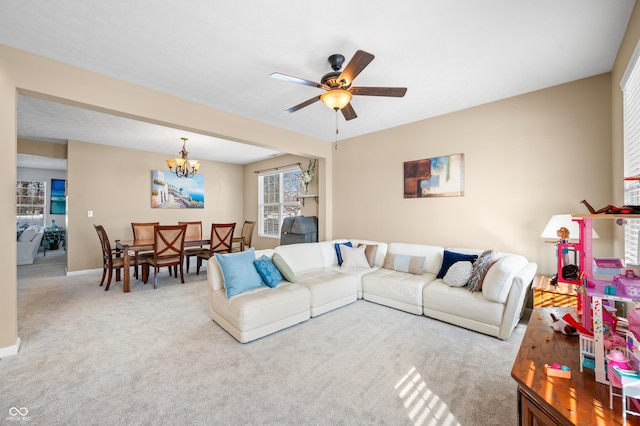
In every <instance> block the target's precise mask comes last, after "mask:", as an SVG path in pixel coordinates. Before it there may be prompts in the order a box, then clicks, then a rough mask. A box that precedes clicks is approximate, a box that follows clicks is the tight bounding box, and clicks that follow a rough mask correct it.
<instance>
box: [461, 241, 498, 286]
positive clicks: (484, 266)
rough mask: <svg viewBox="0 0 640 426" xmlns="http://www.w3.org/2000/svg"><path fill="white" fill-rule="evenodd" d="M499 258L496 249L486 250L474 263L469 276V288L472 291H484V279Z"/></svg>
mask: <svg viewBox="0 0 640 426" xmlns="http://www.w3.org/2000/svg"><path fill="white" fill-rule="evenodd" d="M497 260H498V252H497V251H495V250H485V251H484V252H482V254H481V255H480V256H478V259H477V260H476V261H475V262H474V263H473V272H471V278H469V284H468V285H467V288H468V289H469V291H470V292H476V291H482V281H483V280H484V276H485V275H487V271H488V270H489V268H491V265H493V264H494V263H496V261H497Z"/></svg>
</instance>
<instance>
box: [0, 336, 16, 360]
mask: <svg viewBox="0 0 640 426" xmlns="http://www.w3.org/2000/svg"><path fill="white" fill-rule="evenodd" d="M19 350H20V338H19V337H18V339H17V340H16V344H15V345H13V346H7V347H6V348H0V358H4V357H5V356H9V355H16V354H17V353H18V351H19Z"/></svg>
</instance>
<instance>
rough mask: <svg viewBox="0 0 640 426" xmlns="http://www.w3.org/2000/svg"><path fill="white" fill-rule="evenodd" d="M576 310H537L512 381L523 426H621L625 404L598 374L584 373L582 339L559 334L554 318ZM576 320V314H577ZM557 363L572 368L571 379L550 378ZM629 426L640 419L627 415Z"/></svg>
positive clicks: (516, 362)
mask: <svg viewBox="0 0 640 426" xmlns="http://www.w3.org/2000/svg"><path fill="white" fill-rule="evenodd" d="M574 311H575V309H572V308H535V309H534V310H533V312H532V313H531V319H530V320H529V325H528V327H527V330H526V332H525V335H524V338H523V339H522V344H521V346H520V351H519V352H518V355H517V357H516V360H515V362H514V364H513V369H512V370H511V377H513V378H514V379H515V381H516V382H517V384H518V400H517V403H518V424H520V425H527V426H532V425H548V426H555V425H581V426H582V425H620V424H622V401H621V400H620V398H619V397H614V398H613V404H614V405H613V410H611V409H609V386H607V385H604V384H602V383H597V382H596V381H595V377H594V372H593V370H589V369H587V368H585V369H584V372H582V373H581V372H580V342H579V340H580V339H579V338H578V336H565V335H563V334H562V333H559V332H556V331H553V329H552V328H551V323H552V322H553V321H552V320H551V316H550V314H551V313H553V314H554V315H556V316H557V317H559V318H560V317H562V316H563V315H564V314H566V313H573V312H574ZM574 315H575V314H574ZM554 362H557V363H558V364H560V365H566V366H567V367H569V368H570V369H571V378H570V379H563V378H559V377H547V375H546V374H545V371H544V365H545V364H549V365H551V364H553V363H554ZM627 425H640V417H634V416H627Z"/></svg>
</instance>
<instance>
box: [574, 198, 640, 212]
mask: <svg viewBox="0 0 640 426" xmlns="http://www.w3.org/2000/svg"><path fill="white" fill-rule="evenodd" d="M580 202H581V203H582V204H584V205H585V206H587V209H588V210H589V213H591V214H601V213H605V214H640V206H622V207H616V206H614V205H613V204H607V205H606V206H604V207H603V208H601V209H598V210H596V209H594V208H593V207H591V204H589V203H588V202H587V200H582V201H580Z"/></svg>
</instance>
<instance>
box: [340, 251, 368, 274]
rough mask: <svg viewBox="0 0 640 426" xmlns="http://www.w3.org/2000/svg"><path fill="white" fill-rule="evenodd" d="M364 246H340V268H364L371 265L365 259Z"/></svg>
mask: <svg viewBox="0 0 640 426" xmlns="http://www.w3.org/2000/svg"><path fill="white" fill-rule="evenodd" d="M365 249H366V247H365V246H360V247H353V248H352V247H348V246H346V245H345V246H342V247H341V248H340V250H341V251H342V265H341V268H342V269H352V268H365V269H370V268H371V265H370V264H369V261H368V260H367V256H366V255H365Z"/></svg>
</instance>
